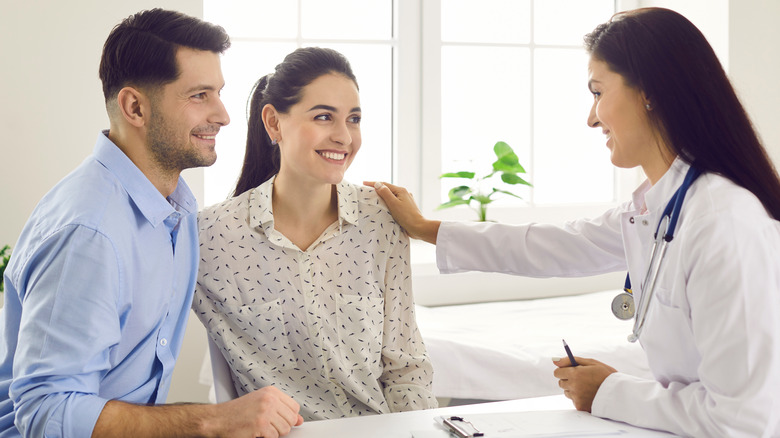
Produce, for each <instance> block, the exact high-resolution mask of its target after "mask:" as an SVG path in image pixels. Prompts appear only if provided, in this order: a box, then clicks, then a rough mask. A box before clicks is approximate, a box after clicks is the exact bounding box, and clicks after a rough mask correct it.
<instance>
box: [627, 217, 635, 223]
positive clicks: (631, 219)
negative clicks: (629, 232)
mask: <svg viewBox="0 0 780 438" xmlns="http://www.w3.org/2000/svg"><path fill="white" fill-rule="evenodd" d="M628 221H629V222H631V223H632V224H633V223H634V216H631V217H630V218H628Z"/></svg>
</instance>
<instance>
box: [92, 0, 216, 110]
mask: <svg viewBox="0 0 780 438" xmlns="http://www.w3.org/2000/svg"><path fill="white" fill-rule="evenodd" d="M180 47H188V48H191V49H196V50H203V51H210V52H214V53H224V52H225V50H227V49H228V48H229V47H230V37H229V36H228V34H227V33H226V32H225V29H223V28H222V27H220V26H217V25H214V24H211V23H207V22H205V21H203V20H201V19H198V18H195V17H191V16H189V15H185V14H182V13H181V12H177V11H169V10H165V9H159V8H156V9H150V10H146V11H141V12H138V13H136V14H133V15H131V16H129V17H127V18H125V19H124V20H122V22H121V23H119V24H117V25H116V26H115V27H114V28H113V29H112V30H111V33H110V34H109V35H108V38H107V39H106V42H105V44H104V45H103V54H102V56H101V58H100V68H99V76H100V80H101V81H102V82H103V97H104V98H105V100H106V102H109V101H111V100H112V99H115V98H116V96H117V94H118V93H119V90H121V89H122V88H123V87H126V86H128V85H130V86H134V87H158V86H162V85H165V84H168V83H170V82H173V81H175V80H176V79H177V78H178V77H179V74H180V72H179V67H178V65H177V63H176V51H177V50H178V49H179V48H180Z"/></svg>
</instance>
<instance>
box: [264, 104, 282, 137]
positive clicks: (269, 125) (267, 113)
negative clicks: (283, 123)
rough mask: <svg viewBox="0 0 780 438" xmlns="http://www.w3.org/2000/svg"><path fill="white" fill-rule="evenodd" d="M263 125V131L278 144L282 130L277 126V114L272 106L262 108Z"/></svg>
mask: <svg viewBox="0 0 780 438" xmlns="http://www.w3.org/2000/svg"><path fill="white" fill-rule="evenodd" d="M262 117H263V125H265V131H266V132H267V133H268V136H269V137H271V140H272V141H275V142H279V141H281V140H282V130H281V127H280V126H279V113H278V112H277V111H276V108H274V106H273V105H271V104H270V103H268V104H266V105H265V106H264V107H263V112H262Z"/></svg>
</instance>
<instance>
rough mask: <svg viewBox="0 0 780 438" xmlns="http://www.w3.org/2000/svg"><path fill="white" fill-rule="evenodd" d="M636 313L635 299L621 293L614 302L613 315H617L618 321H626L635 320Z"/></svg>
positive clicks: (625, 293)
mask: <svg viewBox="0 0 780 438" xmlns="http://www.w3.org/2000/svg"><path fill="white" fill-rule="evenodd" d="M635 313H636V309H635V308H634V297H633V296H632V295H631V294H629V293H627V292H621V293H619V294H617V296H615V299H613V300H612V314H613V315H615V316H616V317H617V319H622V320H624V321H625V320H628V319H631V318H633V317H634V314H635Z"/></svg>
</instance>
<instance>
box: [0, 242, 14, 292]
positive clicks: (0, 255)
mask: <svg viewBox="0 0 780 438" xmlns="http://www.w3.org/2000/svg"><path fill="white" fill-rule="evenodd" d="M8 260H11V247H10V246H9V245H6V246H4V247H3V249H2V250H0V292H3V290H4V289H3V274H4V273H5V267H6V266H7V265H8Z"/></svg>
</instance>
